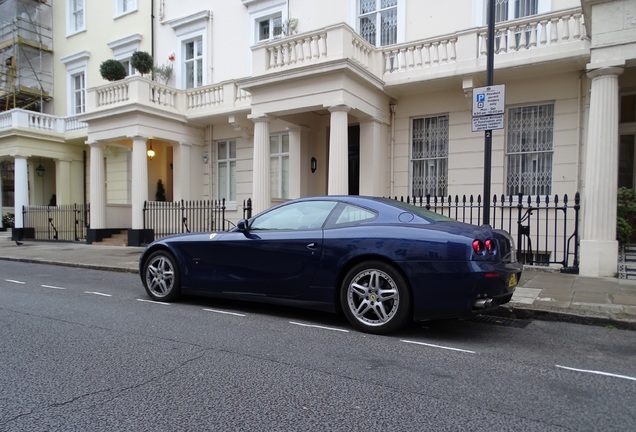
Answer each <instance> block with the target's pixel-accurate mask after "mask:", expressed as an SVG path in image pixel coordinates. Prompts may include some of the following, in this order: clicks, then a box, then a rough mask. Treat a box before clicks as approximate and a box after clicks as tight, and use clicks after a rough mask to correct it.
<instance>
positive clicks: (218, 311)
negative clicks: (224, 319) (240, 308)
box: [203, 309, 245, 317]
mask: <svg viewBox="0 0 636 432" xmlns="http://www.w3.org/2000/svg"><path fill="white" fill-rule="evenodd" d="M203 310H204V311H208V312H214V313H218V314H225V315H234V316H240V317H244V316H245V314H240V313H236V312H228V311H221V310H216V309H203Z"/></svg>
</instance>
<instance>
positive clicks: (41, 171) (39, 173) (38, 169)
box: [35, 162, 46, 177]
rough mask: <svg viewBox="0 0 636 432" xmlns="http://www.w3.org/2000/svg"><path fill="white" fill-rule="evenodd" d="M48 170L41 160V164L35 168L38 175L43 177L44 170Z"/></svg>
mask: <svg viewBox="0 0 636 432" xmlns="http://www.w3.org/2000/svg"><path fill="white" fill-rule="evenodd" d="M45 171H46V170H45V169H44V167H43V166H42V162H40V164H39V165H38V167H37V168H36V169H35V173H36V174H37V175H38V177H42V176H44V172H45Z"/></svg>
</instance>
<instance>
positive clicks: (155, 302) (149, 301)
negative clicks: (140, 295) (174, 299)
mask: <svg viewBox="0 0 636 432" xmlns="http://www.w3.org/2000/svg"><path fill="white" fill-rule="evenodd" d="M137 301H140V302H144V303H154V304H160V305H164V306H170V303H165V302H158V301H154V300H146V299H137Z"/></svg>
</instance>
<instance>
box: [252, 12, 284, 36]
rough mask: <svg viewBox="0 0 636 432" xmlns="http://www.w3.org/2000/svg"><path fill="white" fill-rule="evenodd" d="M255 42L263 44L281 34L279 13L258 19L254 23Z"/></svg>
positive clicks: (281, 17) (280, 15)
mask: <svg viewBox="0 0 636 432" xmlns="http://www.w3.org/2000/svg"><path fill="white" fill-rule="evenodd" d="M256 26H257V29H256V32H257V41H256V42H264V41H268V40H271V39H274V38H277V37H280V36H281V35H282V34H283V16H282V13H281V12H278V13H276V14H274V15H271V16H268V17H263V18H260V19H259V20H258V21H257V22H256Z"/></svg>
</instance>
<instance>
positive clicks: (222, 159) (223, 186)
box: [217, 140, 236, 202]
mask: <svg viewBox="0 0 636 432" xmlns="http://www.w3.org/2000/svg"><path fill="white" fill-rule="evenodd" d="M217 186H218V191H217V196H218V197H219V199H225V200H226V201H231V202H233V201H236V140H227V141H219V142H217Z"/></svg>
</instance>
